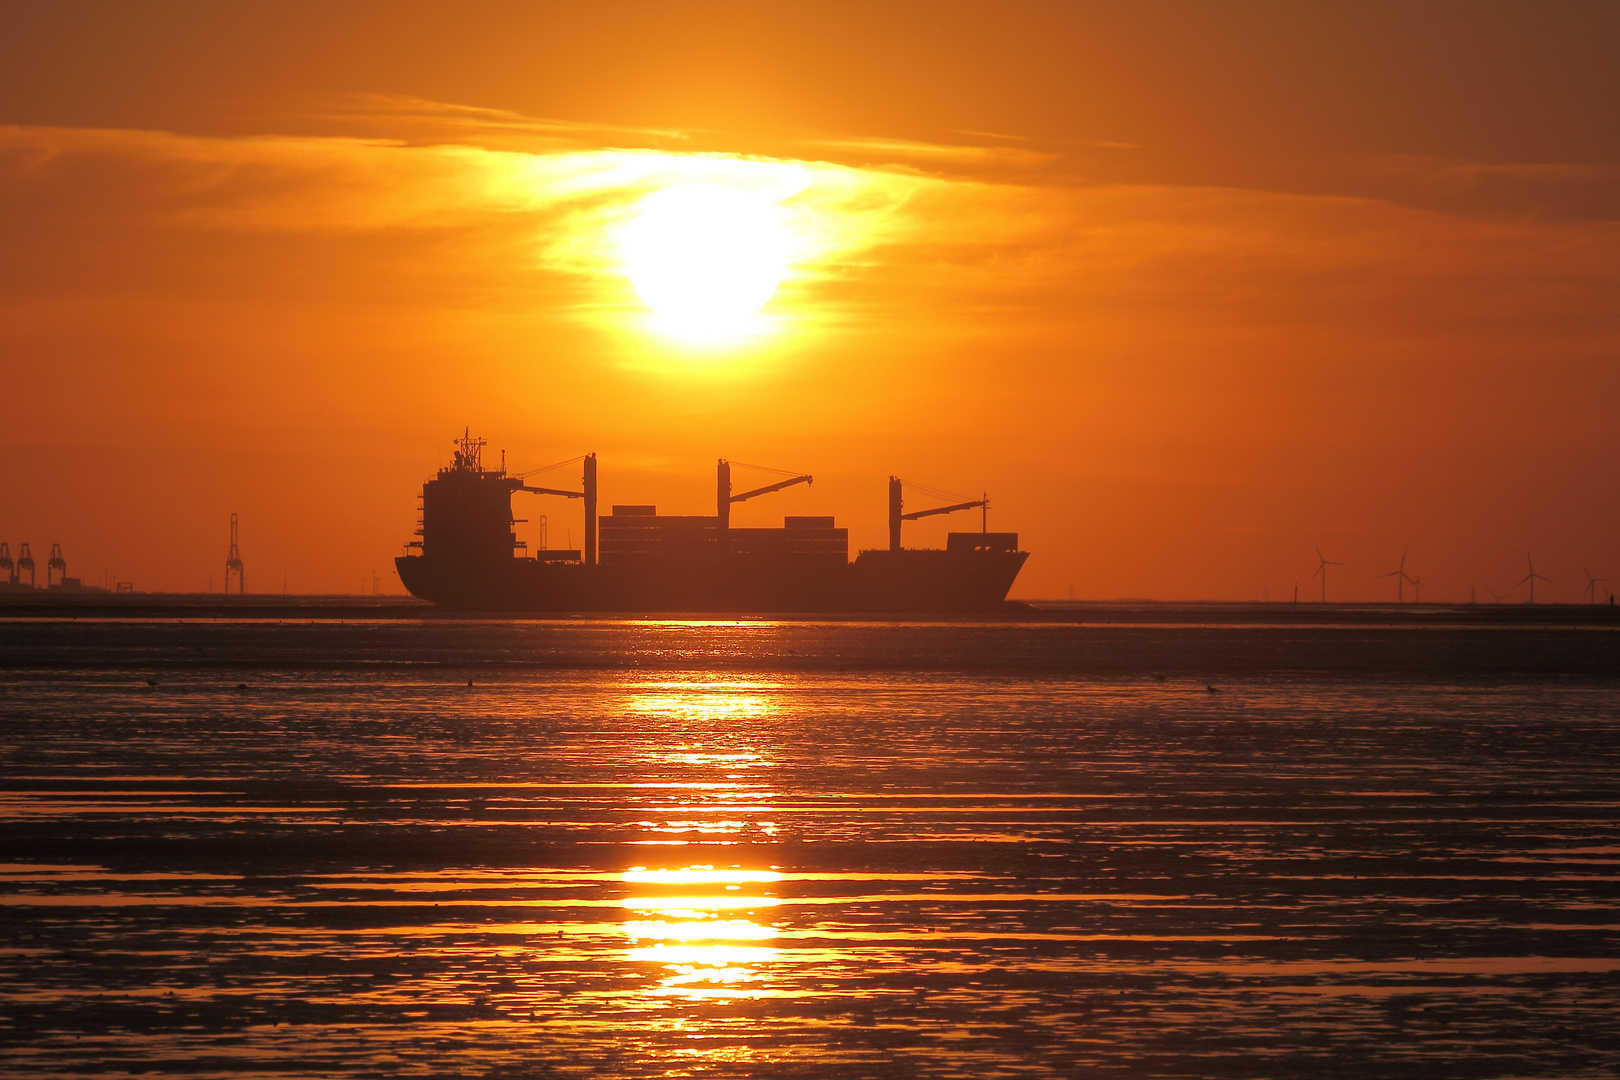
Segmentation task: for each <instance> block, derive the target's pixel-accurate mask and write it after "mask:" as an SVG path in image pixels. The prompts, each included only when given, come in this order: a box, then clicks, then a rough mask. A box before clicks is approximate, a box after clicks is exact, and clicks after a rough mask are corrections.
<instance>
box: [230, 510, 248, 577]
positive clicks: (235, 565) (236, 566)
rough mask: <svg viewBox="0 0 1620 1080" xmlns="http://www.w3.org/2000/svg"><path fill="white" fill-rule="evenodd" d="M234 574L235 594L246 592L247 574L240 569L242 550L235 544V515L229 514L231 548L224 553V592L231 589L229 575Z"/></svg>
mask: <svg viewBox="0 0 1620 1080" xmlns="http://www.w3.org/2000/svg"><path fill="white" fill-rule="evenodd" d="M232 574H235V575H236V594H237V595H238V596H240V595H242V594H243V593H245V592H247V575H246V574H245V573H243V571H242V552H241V549H240V548H238V547H237V546H236V515H235V514H232V515H231V549H230V551H229V552H227V553H226V555H225V592H226V593H229V592H230V591H231V575H232Z"/></svg>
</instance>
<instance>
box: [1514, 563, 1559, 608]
mask: <svg viewBox="0 0 1620 1080" xmlns="http://www.w3.org/2000/svg"><path fill="white" fill-rule="evenodd" d="M1524 561H1525V563H1526V564H1527V565H1528V566H1529V567H1530V572H1529V573H1528V574H1526V575H1524V577H1522V578H1520V579H1519V585H1523V584H1524V583H1525V582H1526V581H1528V582H1529V583H1530V602H1531V603H1532V604H1533V603H1535V602H1536V582H1538V581H1545V582H1546V583H1547V584H1549V585H1551V584H1552V578H1545V577H1542V576H1541V575H1540V574H1538V573H1536V564H1535V563H1534V562H1533V561H1531V559H1530V553H1529V552H1525V555H1524ZM1519 585H1515V586H1513V587H1514V588H1515V589H1517V588H1518V587H1519Z"/></svg>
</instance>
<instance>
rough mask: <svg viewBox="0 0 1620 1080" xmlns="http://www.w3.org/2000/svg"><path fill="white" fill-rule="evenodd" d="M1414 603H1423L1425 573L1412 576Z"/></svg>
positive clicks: (1421, 572)
mask: <svg viewBox="0 0 1620 1080" xmlns="http://www.w3.org/2000/svg"><path fill="white" fill-rule="evenodd" d="M1412 603H1414V604H1421V603H1423V571H1421V570H1419V571H1418V572H1417V573H1415V574H1413V575H1412Z"/></svg>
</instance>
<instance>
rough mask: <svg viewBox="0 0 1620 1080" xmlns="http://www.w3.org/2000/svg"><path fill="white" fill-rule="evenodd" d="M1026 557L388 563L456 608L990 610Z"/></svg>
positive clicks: (955, 554) (414, 588) (411, 559)
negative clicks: (789, 563) (666, 562)
mask: <svg viewBox="0 0 1620 1080" xmlns="http://www.w3.org/2000/svg"><path fill="white" fill-rule="evenodd" d="M1028 558H1029V554H1028V552H1023V551H939V550H915V549H913V550H905V551H863V552H861V553H859V555H858V556H857V557H856V559H855V561H854V562H846V561H843V560H839V561H836V562H833V561H828V562H826V563H824V564H822V565H815V566H807V565H805V563H804V562H803V561H802V560H796V561H795V562H794V563H793V564H792V566H791V567H789V566H786V565H778V564H777V561H776V560H753V559H730V560H724V561H720V560H715V561H713V562H709V563H706V564H698V565H693V564H690V563H686V564H682V565H667V566H666V565H658V564H657V563H651V564H647V565H629V566H612V565H598V566H587V565H586V564H584V563H582V562H560V561H545V560H538V559H520V558H514V559H503V560H494V561H490V562H485V563H483V564H481V565H480V564H476V563H473V564H469V563H465V562H462V563H455V564H452V563H444V562H440V561H439V560H435V559H432V558H430V557H425V556H401V557H400V558H398V559H396V560H395V565H396V567H397V568H398V570H399V576H400V580H401V581H402V582H403V583H404V585H405V587H406V588H407V589H408V590H410V592H411V594H412V595H413V596H416V597H419V598H421V599H423V600H428V601H431V602H432V603H434V604H438V605H440V606H442V607H446V608H451V609H454V610H462V611H492V612H493V611H499V612H558V613H562V612H604V613H619V614H629V613H637V612H661V613H692V614H720V613H728V614H743V613H758V614H786V613H806V614H813V613H827V614H833V613H846V612H847V613H860V612H936V613H950V612H974V611H991V610H995V609H996V608H998V607H1000V606H1001V605H1002V603H1003V602H1004V601H1005V600H1006V597H1007V592H1008V590H1009V589H1011V588H1012V584H1013V581H1014V580H1015V579H1016V578H1017V577H1018V572H1019V570H1021V569H1022V568H1023V565H1024V561H1025V560H1026V559H1028Z"/></svg>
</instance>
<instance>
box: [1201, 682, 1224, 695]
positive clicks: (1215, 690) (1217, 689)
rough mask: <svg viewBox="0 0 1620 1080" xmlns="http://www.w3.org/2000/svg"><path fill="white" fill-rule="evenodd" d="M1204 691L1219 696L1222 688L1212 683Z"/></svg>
mask: <svg viewBox="0 0 1620 1080" xmlns="http://www.w3.org/2000/svg"><path fill="white" fill-rule="evenodd" d="M1204 689H1205V690H1208V691H1209V692H1210V693H1212V694H1218V693H1220V692H1221V688H1220V687H1218V686H1216V685H1215V684H1214V683H1210V684H1209V685H1208V686H1206V687H1204Z"/></svg>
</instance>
